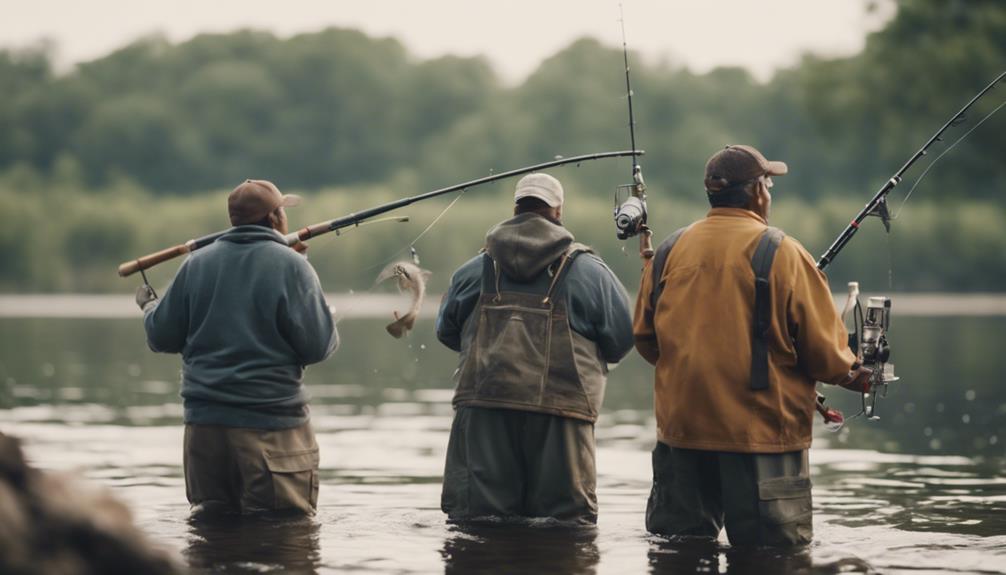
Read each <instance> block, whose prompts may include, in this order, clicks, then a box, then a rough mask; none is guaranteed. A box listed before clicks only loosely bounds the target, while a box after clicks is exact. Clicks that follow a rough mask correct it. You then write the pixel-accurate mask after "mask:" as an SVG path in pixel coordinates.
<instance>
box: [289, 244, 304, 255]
mask: <svg viewBox="0 0 1006 575" xmlns="http://www.w3.org/2000/svg"><path fill="white" fill-rule="evenodd" d="M290 247H291V248H293V251H295V252H297V253H298V254H306V253H307V244H305V243H304V242H297V243H295V244H293V245H292V246H290Z"/></svg>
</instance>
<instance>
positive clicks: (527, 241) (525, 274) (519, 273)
mask: <svg viewBox="0 0 1006 575" xmlns="http://www.w3.org/2000/svg"><path fill="white" fill-rule="evenodd" d="M572 243H573V234H572V233H570V232H569V230H567V229H566V228H564V227H562V226H560V225H558V224H554V223H552V222H551V221H549V220H548V219H546V218H545V217H544V216H540V215H538V214H535V213H532V212H527V213H523V214H518V215H516V216H514V217H512V218H510V219H509V220H506V221H505V222H500V223H498V224H496V225H495V226H494V227H493V228H492V229H491V230H489V233H487V234H486V251H487V252H488V253H489V255H490V256H491V257H492V258H493V259H494V260H496V261H497V262H498V263H499V265H500V268H502V270H503V273H505V274H506V275H507V276H508V277H510V278H511V279H513V280H515V281H518V282H528V281H531V280H533V279H534V278H536V277H537V276H538V275H539V274H540V273H541V272H543V271H544V270H545V268H547V267H548V266H550V265H552V263H553V262H555V260H557V259H559V257H560V256H562V254H563V253H565V251H566V250H567V249H568V248H569V246H570V244H572Z"/></svg>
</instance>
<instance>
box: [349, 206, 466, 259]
mask: <svg viewBox="0 0 1006 575" xmlns="http://www.w3.org/2000/svg"><path fill="white" fill-rule="evenodd" d="M467 191H468V189H467V188H465V189H463V190H461V192H460V193H459V194H458V195H457V196H456V197H455V198H454V199H453V200H451V203H449V204H447V207H446V208H444V209H443V210H442V211H441V212H440V213H439V214H437V217H435V218H433V221H432V222H430V225H428V226H426V228H425V229H424V230H423V231H421V232H419V235H418V236H416V237H415V238H413V239H412V241H411V242H409V244H408V245H406V246H405V247H403V248H402V249H400V250H398V251H397V252H395V253H393V254H391V256H389V257H388V258H387V259H385V260H383V261H381V262H380V263H377V264H375V265H372V266H368V267H365V268H363V269H361V270H360V271H363V272H366V271H370V270H373V269H377V268H383V267H384V266H386V265H388V264H389V263H391V262H393V261H394V260H395V258H397V257H398V256H400V255H402V254H403V253H405V252H406V251H410V252H412V261H413V263H415V264H416V265H419V262H418V260H419V254H417V253H416V242H418V241H419V240H420V239H422V237H423V236H424V235H426V233H427V232H429V231H430V230H431V229H433V226H435V225H437V222H439V221H440V219H441V218H443V217H444V215H445V214H447V212H448V210H450V209H451V208H453V207H454V204H456V203H458V200H460V199H461V196H463V195H465V192H467Z"/></svg>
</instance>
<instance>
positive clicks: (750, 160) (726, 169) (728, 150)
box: [705, 145, 789, 192]
mask: <svg viewBox="0 0 1006 575" xmlns="http://www.w3.org/2000/svg"><path fill="white" fill-rule="evenodd" d="M788 171H789V168H788V167H787V166H786V163H785V162H773V161H769V160H766V159H765V156H763V155H762V153H761V152H759V151H758V150H756V149H755V148H753V147H751V146H744V145H731V146H727V147H725V148H723V149H722V150H720V151H718V152H716V153H715V154H713V157H711V158H709V161H708V162H706V178H705V184H706V191H707V192H718V191H720V190H722V189H724V188H729V187H731V186H735V185H737V184H741V183H745V182H749V181H751V180H754V179H756V178H760V177H761V176H782V175H784V174H786V172H788Z"/></svg>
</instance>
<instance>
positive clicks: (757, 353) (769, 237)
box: [751, 227, 785, 390]
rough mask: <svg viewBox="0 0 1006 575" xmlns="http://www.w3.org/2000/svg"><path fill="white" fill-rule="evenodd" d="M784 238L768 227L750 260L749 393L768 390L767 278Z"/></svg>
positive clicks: (769, 305)
mask: <svg viewBox="0 0 1006 575" xmlns="http://www.w3.org/2000/svg"><path fill="white" fill-rule="evenodd" d="M784 236H785V234H783V232H782V230H780V229H779V228H773V227H769V228H768V229H766V230H765V232H764V233H762V236H761V239H760V240H758V247H757V248H755V251H754V255H753V256H751V270H752V271H753V272H754V276H755V301H754V322H753V327H754V329H753V330H752V333H751V389H753V390H761V389H768V384H769V381H768V380H769V377H768V338H767V336H768V331H769V328H770V327H771V325H772V291H771V285H770V284H769V275H770V274H771V273H772V261H773V260H774V259H775V252H776V250H778V249H779V244H780V243H782V238H783V237H784Z"/></svg>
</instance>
